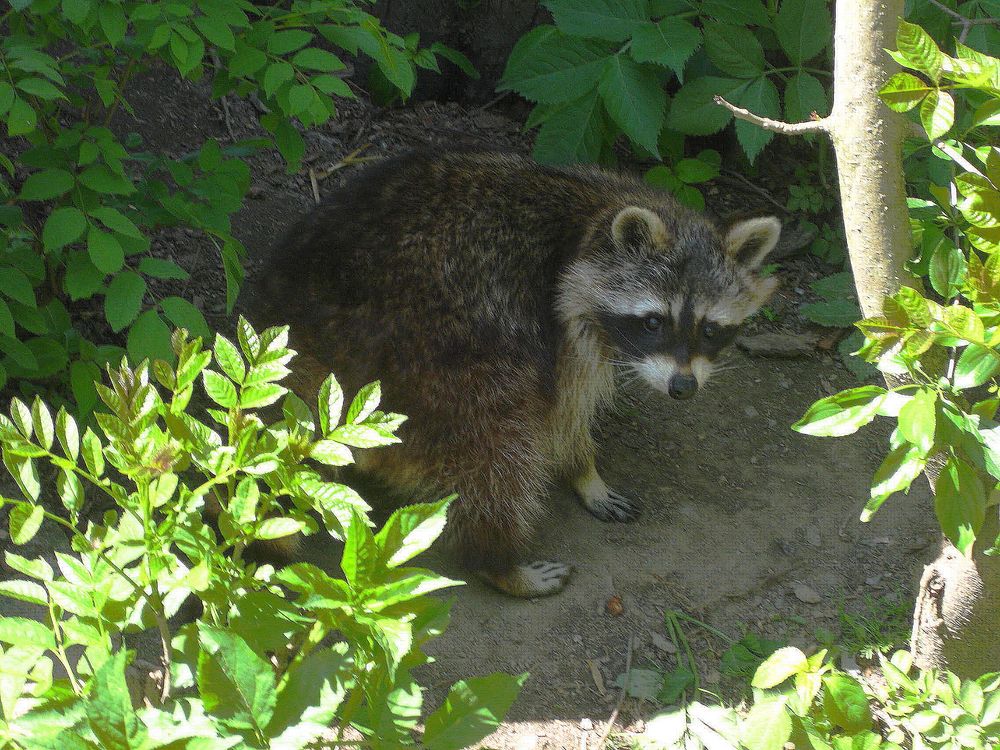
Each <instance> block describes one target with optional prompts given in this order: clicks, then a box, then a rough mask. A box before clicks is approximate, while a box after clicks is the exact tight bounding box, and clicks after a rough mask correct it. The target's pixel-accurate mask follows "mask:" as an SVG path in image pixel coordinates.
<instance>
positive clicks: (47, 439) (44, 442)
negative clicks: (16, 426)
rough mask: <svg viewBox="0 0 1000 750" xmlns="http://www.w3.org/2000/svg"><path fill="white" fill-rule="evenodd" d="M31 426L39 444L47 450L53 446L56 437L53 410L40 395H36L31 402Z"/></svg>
mask: <svg viewBox="0 0 1000 750" xmlns="http://www.w3.org/2000/svg"><path fill="white" fill-rule="evenodd" d="M31 426H32V429H33V430H34V433H35V439H36V440H37V441H38V442H39V444H40V445H41V446H42V447H43V448H45V449H46V450H47V449H49V448H51V447H52V443H53V442H54V441H55V437H56V428H55V423H54V422H53V421H52V412H50V411H49V407H47V406H46V405H45V402H43V401H42V399H41V397H40V396H35V400H34V401H33V402H32V403H31Z"/></svg>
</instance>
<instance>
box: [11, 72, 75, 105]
mask: <svg viewBox="0 0 1000 750" xmlns="http://www.w3.org/2000/svg"><path fill="white" fill-rule="evenodd" d="M17 87H18V88H19V89H21V91H23V92H24V93H26V94H30V95H31V96H37V97H38V98H39V99H44V100H45V101H54V100H56V99H65V98H66V96H65V94H63V92H62V91H60V90H59V89H57V88H56V87H55V86H53V85H52V84H51V83H49V82H48V81H46V80H45V79H44V78H35V77H31V78H22V79H21V80H20V81H18V82H17Z"/></svg>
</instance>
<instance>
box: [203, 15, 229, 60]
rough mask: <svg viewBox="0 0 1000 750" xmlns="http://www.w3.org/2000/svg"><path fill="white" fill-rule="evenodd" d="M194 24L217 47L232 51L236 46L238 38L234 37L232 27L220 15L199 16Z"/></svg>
mask: <svg viewBox="0 0 1000 750" xmlns="http://www.w3.org/2000/svg"><path fill="white" fill-rule="evenodd" d="M194 25H195V26H197V27H198V31H200V32H201V34H202V36H204V37H205V39H206V40H208V41H209V42H210V43H211V44H214V45H215V46H216V47H219V48H220V49H224V50H230V51H232V50H234V49H235V48H236V39H235V38H234V37H233V32H232V29H230V28H229V24H227V23H226V22H225V21H224V20H223V19H221V18H219V17H218V16H197V17H195V19H194Z"/></svg>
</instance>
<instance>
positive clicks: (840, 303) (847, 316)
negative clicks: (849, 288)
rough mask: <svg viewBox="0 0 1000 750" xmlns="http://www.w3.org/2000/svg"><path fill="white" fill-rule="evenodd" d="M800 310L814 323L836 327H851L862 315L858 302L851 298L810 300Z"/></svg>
mask: <svg viewBox="0 0 1000 750" xmlns="http://www.w3.org/2000/svg"><path fill="white" fill-rule="evenodd" d="M799 312H800V313H802V316H803V317H804V318H806V319H807V320H811V321H812V322H813V323H818V324H819V325H821V326H829V327H834V328H850V327H851V326H853V325H854V324H855V323H856V322H857V320H858V319H859V318H860V317H861V309H860V308H859V307H858V303H857V302H855V301H854V300H851V299H834V300H824V301H822V302H809V303H807V304H805V305H802V307H800V308H799Z"/></svg>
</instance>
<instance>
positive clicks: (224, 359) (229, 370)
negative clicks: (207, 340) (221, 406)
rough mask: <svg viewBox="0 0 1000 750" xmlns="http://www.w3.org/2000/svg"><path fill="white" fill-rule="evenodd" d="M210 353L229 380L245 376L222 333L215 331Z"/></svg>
mask: <svg viewBox="0 0 1000 750" xmlns="http://www.w3.org/2000/svg"><path fill="white" fill-rule="evenodd" d="M212 353H213V354H214V355H215V361H216V362H218V363H219V367H221V368H222V371H223V372H224V373H226V375H228V376H229V378H230V379H231V380H233V381H234V382H236V383H242V382H243V378H244V377H246V372H247V370H246V365H245V364H244V362H243V357H241V356H240V352H239V350H238V349H237V348H236V345H235V344H234V343H232V342H231V341H230V340H229V339H227V338H226V337H225V336H223V335H222V334H220V333H217V334H215V346H214V347H213V351H212ZM331 377H332V376H331ZM320 393H322V388H321V389H320ZM321 419H322V417H321Z"/></svg>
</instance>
